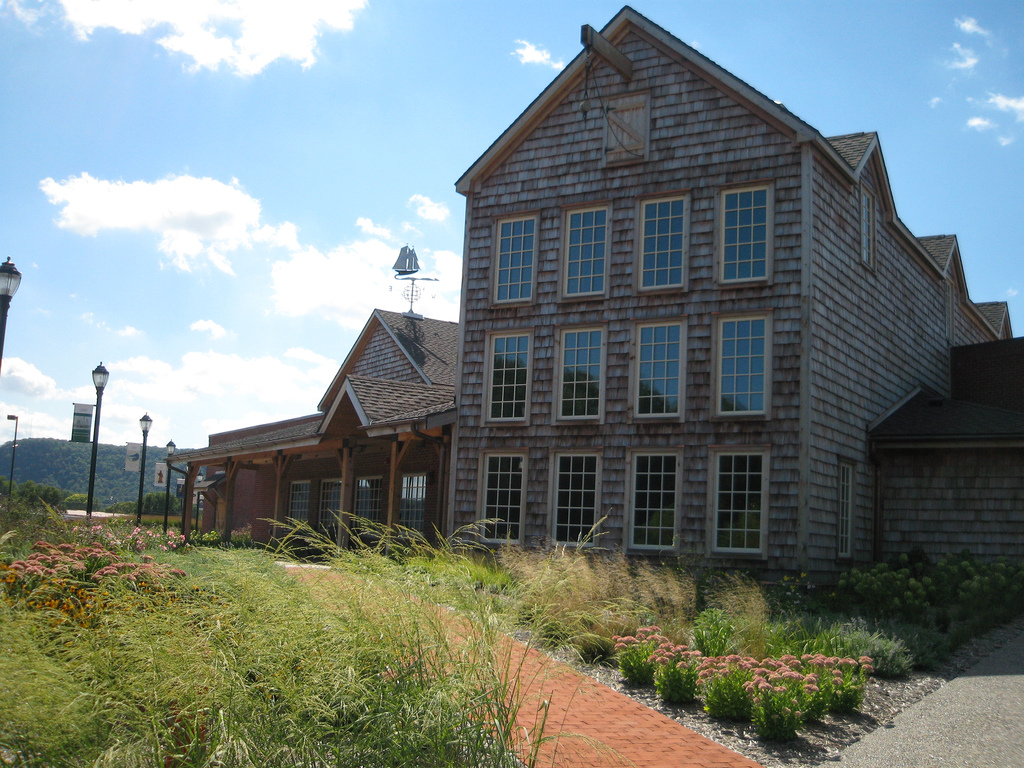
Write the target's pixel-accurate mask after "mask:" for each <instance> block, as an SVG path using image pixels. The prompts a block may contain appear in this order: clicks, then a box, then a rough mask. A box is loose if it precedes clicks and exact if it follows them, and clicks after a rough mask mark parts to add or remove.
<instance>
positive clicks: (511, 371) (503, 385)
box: [490, 335, 530, 419]
mask: <svg viewBox="0 0 1024 768" xmlns="http://www.w3.org/2000/svg"><path fill="white" fill-rule="evenodd" d="M529 362H530V337H529V336H527V335H522V336H495V337H494V338H493V339H492V340H491V400H490V417H491V418H492V419H522V418H525V417H526V387H527V382H528V373H529V367H528V366H529Z"/></svg>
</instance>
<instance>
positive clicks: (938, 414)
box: [871, 392, 1024, 442]
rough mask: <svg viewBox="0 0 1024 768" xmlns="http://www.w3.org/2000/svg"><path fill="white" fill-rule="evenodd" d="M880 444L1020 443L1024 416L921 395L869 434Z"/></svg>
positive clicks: (964, 402) (959, 401)
mask: <svg viewBox="0 0 1024 768" xmlns="http://www.w3.org/2000/svg"><path fill="white" fill-rule="evenodd" d="M871 438H872V439H873V440H881V441H885V442H888V441H910V440H941V439H949V440H957V439H959V440H981V439H1006V438H1016V439H1024V412H1022V411H1011V410H1007V409H1005V408H993V407H991V406H988V405H978V404H977V403H969V402H967V401H965V400H950V399H949V398H946V397H939V396H937V395H933V394H929V393H927V392H921V393H919V394H917V395H916V396H914V397H912V398H911V399H910V400H908V401H907V402H906V403H905V404H904V405H903V407H901V408H900V409H899V410H897V411H896V412H895V413H893V414H892V415H891V416H889V418H887V419H886V420H885V421H883V422H882V423H881V424H879V425H878V426H877V427H875V428H874V429H873V430H871Z"/></svg>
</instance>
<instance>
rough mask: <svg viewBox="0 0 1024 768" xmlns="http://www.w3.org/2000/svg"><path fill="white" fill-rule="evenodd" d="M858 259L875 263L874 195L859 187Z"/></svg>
mask: <svg viewBox="0 0 1024 768" xmlns="http://www.w3.org/2000/svg"><path fill="white" fill-rule="evenodd" d="M860 260H861V261H862V262H864V263H865V264H867V265H868V266H869V267H873V266H874V265H875V196H874V195H872V194H871V193H870V192H869V191H868V190H867V189H866V188H864V187H861V189H860Z"/></svg>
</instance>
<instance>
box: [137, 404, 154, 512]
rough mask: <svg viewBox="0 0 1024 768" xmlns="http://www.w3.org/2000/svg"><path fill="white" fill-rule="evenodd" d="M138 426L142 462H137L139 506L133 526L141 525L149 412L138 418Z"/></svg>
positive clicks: (149, 425) (149, 420) (151, 422)
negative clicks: (140, 431) (140, 437)
mask: <svg viewBox="0 0 1024 768" xmlns="http://www.w3.org/2000/svg"><path fill="white" fill-rule="evenodd" d="M139 426H140V427H142V462H141V463H140V464H139V506H138V507H137V508H136V509H135V526H136V527H139V526H141V525H142V489H143V487H144V486H145V483H146V438H147V437H149V428H150V427H152V426H153V420H152V419H151V418H149V414H148V413H147V414H145V415H144V416H143V417H142V418H141V419H139Z"/></svg>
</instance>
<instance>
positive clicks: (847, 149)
mask: <svg viewBox="0 0 1024 768" xmlns="http://www.w3.org/2000/svg"><path fill="white" fill-rule="evenodd" d="M877 137H878V134H877V133H874V132H871V133H848V134H846V135H845V136H830V137H828V138H827V139H825V141H827V142H828V143H829V144H831V145H832V148H833V149H835V151H836V152H838V153H839V156H840V157H842V158H843V160H845V161H846V162H847V163H848V164H849V166H850V167H851V168H854V169H856V168H857V166H859V165H860V163H861V161H862V160H863V159H864V153H865V152H867V151H868V147H870V146H871V143H872V142H873V141H874V140H875V139H876V138H877Z"/></svg>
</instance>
